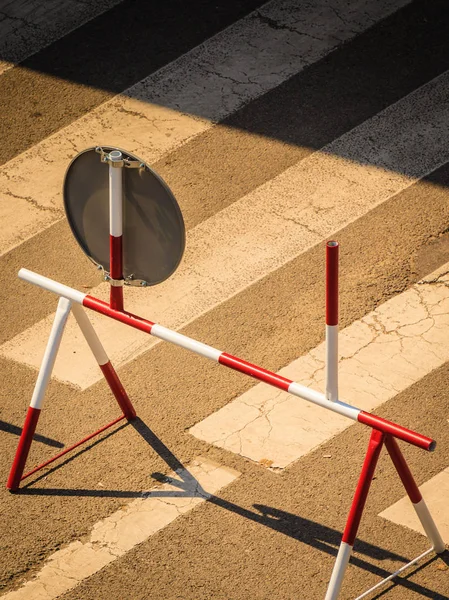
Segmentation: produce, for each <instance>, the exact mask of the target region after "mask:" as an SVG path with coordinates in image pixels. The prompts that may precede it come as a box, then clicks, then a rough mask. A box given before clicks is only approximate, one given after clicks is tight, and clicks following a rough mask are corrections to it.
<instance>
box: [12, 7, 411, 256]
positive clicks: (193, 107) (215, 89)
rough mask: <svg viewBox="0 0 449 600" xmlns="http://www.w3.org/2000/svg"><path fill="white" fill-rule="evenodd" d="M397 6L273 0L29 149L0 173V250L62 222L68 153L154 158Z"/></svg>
mask: <svg viewBox="0 0 449 600" xmlns="http://www.w3.org/2000/svg"><path fill="white" fill-rule="evenodd" d="M405 4H407V0H390V1H388V0H382V1H379V2H372V1H371V0H360V1H359V2H357V4H356V5H352V6H351V8H350V9H349V10H348V7H347V3H346V0H321V1H320V2H312V3H310V4H309V5H304V4H303V3H298V2H296V0H283V1H279V0H275V1H274V2H270V3H268V4H266V5H265V6H263V7H262V8H261V9H259V10H258V11H257V12H256V13H252V14H251V15H249V16H248V17H246V18H245V19H242V20H241V21H239V22H237V23H235V24H234V25H232V26H231V27H229V28H227V29H226V30H224V31H222V32H220V33H219V34H217V35H216V36H214V37H213V38H210V39H209V40H208V41H207V42H206V43H204V44H201V45H200V46H198V47H197V48H195V49H194V50H192V51H191V52H189V53H187V54H185V55H184V56H182V57H181V58H180V59H178V60H176V61H174V62H173V63H171V64H170V65H168V66H166V67H164V68H162V69H161V70H160V71H158V72H156V73H154V74H152V75H150V76H148V77H147V78H145V79H143V80H142V81H141V82H139V83H138V84H136V85H135V86H133V87H131V88H129V90H127V91H126V92H125V93H124V94H123V95H122V96H117V97H115V98H114V99H113V100H111V101H109V102H106V103H104V104H102V105H101V106H100V107H98V108H97V109H95V110H94V111H92V112H90V113H89V114H88V115H86V116H84V117H83V118H81V119H78V120H77V121H75V122H74V123H72V124H71V125H69V126H68V127H65V128H64V129H62V130H60V131H59V132H57V133H56V134H54V135H52V136H50V137H48V138H47V139H46V140H44V141H42V142H41V143H39V144H37V145H35V146H34V147H33V148H31V149H30V150H28V151H27V152H24V153H23V154H21V155H20V156H18V157H17V158H15V159H13V160H11V161H10V162H9V163H7V164H6V165H4V166H3V167H2V168H0V189H1V190H2V194H1V196H0V222H1V223H2V224H3V227H2V229H1V230H0V254H2V253H5V252H7V251H8V250H11V249H12V248H14V247H15V246H17V245H19V244H20V243H22V242H23V241H24V240H26V239H28V238H30V237H32V236H34V235H36V234H37V233H38V232H40V231H42V230H43V229H45V228H46V227H49V226H50V225H52V224H53V223H54V222H55V221H57V220H59V219H60V218H61V217H62V216H63V210H62V201H61V189H62V182H63V177H64V174H65V171H66V168H67V165H68V162H69V161H70V159H71V158H73V156H74V155H75V154H76V153H77V152H79V151H81V150H83V149H85V148H87V147H90V146H97V145H99V144H100V145H101V144H104V145H107V144H110V145H113V146H114V145H115V146H118V147H122V148H125V149H126V150H128V151H129V152H133V153H134V154H136V155H137V156H139V157H141V158H142V159H144V160H146V161H147V162H154V161H155V160H157V159H158V158H160V157H161V156H162V155H163V154H164V153H167V152H169V151H171V150H173V149H174V148H176V147H177V146H179V145H180V144H182V143H183V142H185V141H187V140H188V139H190V138H192V137H193V136H195V135H198V134H200V133H202V132H204V131H206V130H207V129H209V128H210V127H212V125H213V124H214V123H216V122H217V121H219V120H221V119H223V118H224V117H226V116H228V115H230V114H232V113H233V112H234V111H235V110H237V109H238V108H240V107H241V106H243V105H244V104H245V103H247V102H249V101H250V100H252V99H254V98H256V97H257V96H260V95H262V94H264V93H265V92H267V91H269V90H271V89H273V88H275V87H276V86H278V85H279V84H280V83H282V82H283V81H285V80H287V79H288V78H289V77H291V76H292V75H294V74H296V73H298V72H300V71H301V70H302V69H303V68H304V67H305V66H308V65H310V64H311V63H313V62H315V61H317V60H319V59H320V58H322V57H323V56H325V55H326V54H327V53H328V52H330V51H332V50H333V49H334V48H336V47H337V46H338V45H339V44H341V43H343V42H345V41H347V40H349V39H351V38H352V37H354V36H355V35H356V34H357V33H360V32H362V31H364V30H365V29H367V28H368V27H370V26H371V25H372V24H373V23H375V22H376V21H378V20H379V19H381V18H383V17H386V16H387V15H388V14H391V13H393V12H394V11H395V10H397V9H398V8H400V7H401V6H404V5H405ZM335 13H338V14H344V19H336V18H335ZM258 14H260V15H261V17H259V16H258ZM267 20H268V23H269V22H270V21H273V22H274V23H276V24H278V25H279V27H272V26H270V25H269V24H267ZM186 73H188V74H189V76H188V77H186V76H185V74H186ZM187 113H190V114H187Z"/></svg>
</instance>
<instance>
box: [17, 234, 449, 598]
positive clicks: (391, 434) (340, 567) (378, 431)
mask: <svg viewBox="0 0 449 600" xmlns="http://www.w3.org/2000/svg"><path fill="white" fill-rule="evenodd" d="M337 253H338V245H337V244H336V242H332V243H330V244H328V245H327V264H328V269H327V273H328V278H327V282H328V288H330V289H331V290H333V292H332V293H329V291H328V294H327V303H326V304H327V312H326V339H327V353H326V354H327V357H328V363H330V362H332V365H331V368H329V369H328V371H327V373H328V375H327V385H326V394H321V393H319V392H317V391H315V390H312V389H310V388H308V387H306V386H304V385H301V384H300V383H297V382H295V381H291V380H290V379H287V378H286V377H283V376H281V375H278V374H276V373H273V372H272V371H268V370H266V369H263V368H262V367H259V366H257V365H254V364H252V363H249V362H247V361H245V360H243V359H241V358H238V357H236V356H233V355H231V354H228V353H226V352H223V351H221V350H217V349H216V348H213V347H212V346H208V345H207V344H203V343H202V342H199V341H197V340H194V339H192V338H190V337H187V336H185V335H183V334H181V333H178V332H176V331H173V330H171V329H167V328H166V327H163V326H162V325H158V324H156V323H153V322H152V321H149V320H147V319H144V318H142V317H139V316H138V315H134V314H132V313H129V312H126V311H124V310H119V309H117V308H113V307H112V306H111V305H109V304H107V303H106V302H103V301H102V300H99V299H98V298H94V297H93V296H90V295H89V294H85V293H82V292H80V291H78V290H75V289H73V288H71V287H68V286H66V285H64V284H61V283H59V282H57V281H54V280H52V279H49V278H47V277H44V276H42V275H39V274H38V273H34V272H32V271H29V270H27V269H21V270H20V271H19V277H20V278H21V279H23V280H24V281H28V282H29V283H32V284H34V285H37V286H38V287H40V288H43V289H45V290H48V291H50V292H53V293H55V294H57V295H58V296H60V300H59V304H58V310H57V313H56V317H55V321H54V324H53V328H52V331H51V333H50V338H49V341H48V344H47V350H46V352H45V355H44V359H43V362H42V367H41V370H40V372H39V377H38V381H37V383H36V388H35V392H34V394H33V398H32V401H31V405H30V409H29V412H28V414H27V418H26V422H25V426H24V429H23V432H22V436H21V438H20V442H19V446H18V449H17V453H16V457H15V460H14V463H13V467H12V469H11V474H10V477H9V479H8V483H7V487H8V489H10V490H16V489H17V488H18V486H19V483H20V480H21V479H22V472H23V467H24V465H25V461H26V458H27V455H28V450H29V447H30V445H31V441H32V437H33V434H34V431H35V428H36V423H37V420H38V416H39V412H40V408H41V404H42V398H43V394H44V392H45V388H46V385H47V383H48V380H49V377H50V375H51V370H52V367H53V364H54V360H55V357H56V354H57V350H58V348H59V343H60V340H61V337H62V333H63V330H64V325H65V322H66V320H67V316H68V314H69V312H70V310H71V309H72V310H73V313H74V315H75V318H76V320H77V322H78V324H79V326H80V328H81V331H82V332H83V334H84V336H85V337H86V340H87V342H88V344H89V346H90V348H91V350H92V352H93V354H94V356H95V358H96V359H97V362H98V364H99V365H100V368H101V369H102V370H103V373H104V374H105V377H106V379H107V381H108V383H109V385H110V386H111V389H112V391H113V392H114V395H115V396H116V398H117V400H118V402H119V405H120V407H121V408H122V410H123V413H124V414H123V415H122V417H120V418H119V419H116V420H115V421H114V422H113V423H111V424H109V425H107V426H106V427H104V428H102V429H101V430H99V431H103V430H104V429H105V428H107V427H109V426H111V425H112V424H114V423H116V422H117V421H118V420H120V419H121V418H125V416H126V418H128V419H131V418H133V417H134V416H135V411H134V409H133V407H132V404H131V402H130V401H129V398H128V397H127V395H126V392H125V391H124V389H123V387H122V386H121V384H120V382H119V380H118V377H117V375H116V373H115V371H114V370H113V368H112V366H111V364H110V362H109V359H108V357H107V355H106V353H105V351H104V349H103V347H102V345H101V343H100V341H99V339H98V337H97V335H96V334H95V332H94V329H93V327H92V325H91V323H90V321H89V319H88V318H87V316H86V314H85V313H84V311H83V310H82V308H81V306H84V307H85V308H88V309H90V310H93V311H95V312H97V313H100V314H103V315H105V316H107V317H109V318H112V319H114V320H116V321H120V322H121V323H125V324H126V325H129V326H131V327H134V328H136V329H139V330H140V331H143V332H145V333H148V334H150V335H153V336H155V337H157V338H159V339H161V340H164V341H167V342H171V343H173V344H176V345H177V346H181V347H182V348H185V349H186V350H190V351H191V352H194V353H195V354H199V355H200V356H203V357H204V358H208V359H210V360H213V361H215V362H217V363H219V364H221V365H224V366H226V367H229V368H231V369H234V370H236V371H240V372H241V373H244V374H245V375H249V376H250V377H253V378H255V379H257V380H259V381H263V382H265V383H267V384H269V385H272V386H274V387H276V388H279V389H281V390H284V391H286V392H288V393H290V394H292V395H294V396H297V397H299V398H303V399H304V400H308V401H309V402H312V403H314V404H317V405H319V406H321V407H323V408H326V409H327V410H331V411H333V412H336V413H338V414H340V415H344V416H346V417H348V418H350V419H352V420H354V421H358V422H359V423H363V424H364V425H367V426H368V427H371V428H372V434H371V438H370V442H369V446H368V451H367V454H366V457H365V462H364V464H363V467H362V472H361V475H360V479H359V483H358V486H357V489H356V493H355V496H354V499H353V503H352V506H351V511H350V514H349V517H348V521H347V524H346V527H345V531H344V534H343V539H342V543H341V546H340V550H339V552H338V556H337V559H336V562H335V566H334V570H333V573H332V577H331V580H330V582H329V587H328V591H327V594H326V599H325V600H335V599H336V598H337V597H338V595H339V592H340V588H341V585H342V582H343V577H344V573H345V570H346V567H347V564H348V562H349V558H350V555H351V552H352V547H353V544H354V540H355V538H356V535H357V530H358V527H359V523H360V519H361V516H362V513H363V508H364V506H365V502H366V498H367V495H368V491H369V488H370V484H371V480H372V478H373V474H374V471H375V468H376V464H377V460H378V457H379V454H380V451H381V449H382V446H383V445H384V444H385V446H386V448H387V450H388V452H389V454H390V456H391V458H392V460H393V463H394V465H395V467H396V469H397V471H398V473H399V476H400V477H401V480H402V482H403V484H404V487H405V489H406V491H407V493H408V495H409V497H410V499H411V501H412V503H413V506H414V508H415V510H416V513H417V515H418V517H419V519H420V521H421V523H422V525H423V528H424V530H425V532H426V534H427V536H428V537H429V539H430V541H431V543H432V549H431V550H432V551H435V552H437V553H441V552H443V551H444V548H445V546H444V542H443V540H442V539H441V536H440V534H439V532H438V530H437V527H436V525H435V523H434V521H433V519H432V517H431V515H430V513H429V511H428V509H427V506H426V505H425V502H424V500H423V498H422V496H421V494H420V492H419V489H418V487H417V485H416V483H415V481H414V479H413V476H412V475H411V473H410V470H409V468H408V466H407V464H406V462H405V459H404V457H403V456H402V454H401V452H400V450H399V447H398V445H397V443H396V441H395V439H394V438H398V439H401V440H403V441H404V442H407V443H409V444H412V445H414V446H417V447H419V448H422V449H424V450H427V451H433V450H434V449H435V446H436V442H435V441H434V440H433V439H431V438H429V437H427V436H425V435H422V434H420V433H417V432H415V431H412V430H410V429H407V428H405V427H403V426H401V425H398V424H397V423H393V422H392V421H388V420H386V419H383V418H381V417H378V416H376V415H373V414H370V413H367V412H365V411H363V410H361V409H359V408H356V407H354V406H351V405H350V404H347V403H345V402H342V401H341V400H338V390H337V376H336V368H335V366H336V364H337V363H338V349H337V340H336V337H337V334H336V329H333V328H337V327H338V325H337V323H338V305H337V304H336V301H335V298H334V296H335V295H336V293H337V290H338V271H337V269H338V266H336V263H337V260H338V258H337V256H338V255H337ZM329 332H330V333H329ZM97 433H98V432H96V433H94V434H92V435H91V436H89V437H88V438H86V439H90V438H91V437H93V436H94V435H96V434H97ZM84 441H86V440H82V441H81V442H79V443H78V444H76V445H74V446H72V447H71V448H68V449H66V450H65V451H63V452H62V453H60V454H59V455H57V456H56V457H54V458H53V459H51V460H50V461H47V462H46V463H44V465H45V464H48V463H49V462H51V461H52V460H55V459H56V458H59V457H60V456H62V455H63V454H65V453H66V452H69V451H70V450H71V449H73V448H74V447H77V446H78V445H80V444H81V443H83V442H84ZM42 466H43V465H41V466H40V467H37V468H36V469H33V471H31V472H30V473H28V474H27V475H25V477H27V476H29V475H30V474H32V473H34V472H36V471H37V470H38V469H39V468H42ZM429 552H430V551H429ZM425 555H427V553H425ZM423 556H424V555H421V556H420V557H417V558H416V559H414V560H413V561H411V562H410V563H408V565H407V566H411V565H412V564H415V563H416V562H417V561H418V560H420V559H421V558H422V557H423ZM404 568H405V567H404ZM404 568H402V569H401V572H402V570H403V569H404ZM393 576H394V575H392V576H390V577H389V578H386V579H385V580H383V581H382V582H380V583H379V584H377V585H376V586H375V588H377V587H379V586H380V585H381V584H383V583H385V581H388V580H389V579H391V577H393ZM373 589H374V588H373ZM363 596H365V594H363Z"/></svg>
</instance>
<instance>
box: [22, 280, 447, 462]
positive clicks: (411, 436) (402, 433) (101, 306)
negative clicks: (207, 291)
mask: <svg viewBox="0 0 449 600" xmlns="http://www.w3.org/2000/svg"><path fill="white" fill-rule="evenodd" d="M19 277H20V279H23V280H24V281H28V282H29V283H33V284H34V285H37V286H38V287H40V288H42V289H45V290H48V291H50V292H53V293H55V294H58V295H59V296H63V297H64V298H67V299H69V300H72V301H73V302H76V303H77V304H82V305H83V306H85V307H86V308H90V309H91V310H93V311H95V312H97V313H100V314H102V315H106V316H107V317H110V318H112V319H114V320H116V321H119V322H121V323H125V324H126V325H129V326H130V327H134V328H135V329H139V330H140V331H143V332H145V333H149V334H151V335H153V336H154V337H157V338H159V339H161V340H165V341H167V342H171V343H172V344H176V345H177V346H181V347H182V348H185V349H186V350H190V351H191V352H194V353H195V354H199V355H200V356H203V357H205V358H209V359H211V360H214V361H215V362H218V363H219V364H221V365H225V366H226V367H229V368H231V369H234V370H236V371H239V372H240V373H244V374H245V375H249V376H250V377H254V378H255V379H258V380H259V381H263V382H265V383H268V384H269V385H272V386H274V387H276V388H279V389H281V390H284V391H286V392H288V393H289V394H292V395H293V396H297V397H298V398H302V399H303V400H308V401H309V402H312V403H313V404H317V405H318V406H322V407H323V408H326V409H327V410H330V411H332V412H335V413H338V414H340V415H343V416H345V417H348V418H349V419H352V420H353V421H358V422H359V423H363V424H364V425H368V426H369V427H371V428H373V429H377V430H378V431H381V432H383V433H388V434H391V435H393V436H394V437H396V438H398V439H400V440H403V441H404V442H408V443H409V444H412V445H413V446H417V447H419V448H423V449H424V450H428V451H430V452H431V451H433V450H434V449H435V446H436V442H435V441H434V440H432V439H431V438H429V437H426V436H424V435H422V434H420V433H417V432H416V431H412V430H411V429H407V428H406V427H402V426H401V425H398V424H396V423H393V422H392V421H387V420H386V419H382V418H381V417H377V416H376V415H372V414H371V413H367V412H365V411H363V410H361V409H359V408H356V407H354V406H351V405H350V404H346V403H345V402H341V401H336V402H329V400H328V399H327V398H326V396H325V395H324V394H321V393H320V392H316V391H315V390H312V389H310V388H308V387H306V386H304V385H301V384H300V383H296V382H295V381H291V380H290V379H287V378H286V377H283V376H282V375H278V374H276V373H273V372H272V371H267V370H266V369H263V368H262V367H258V366H257V365H254V364H251V363H249V362H246V361H244V360H242V359H241V358H237V357H236V356H232V355H231V354H227V353H226V352H222V351H221V350H217V349H215V348H213V347H212V346H208V345H207V344H203V343H202V342H198V341H196V340H194V339H192V338H189V337H187V336H185V335H182V334H181V333H177V332H176V331H172V330H171V329H167V328H166V327H163V326H162V325H157V324H156V323H153V322H152V321H148V320H147V319H143V318H142V317H139V316H137V315H133V314H132V313H129V312H122V311H118V310H115V309H113V308H111V306H110V305H109V304H107V303H106V302H103V301H102V300H99V299H98V298H94V297H93V296H89V295H88V294H84V293H82V292H79V291H78V290H74V289H73V288H70V287H68V286H66V285H63V284H61V283H58V282H57V281H54V280H53V279H49V278H48V277H43V276H42V275H39V274H38V273H34V272H33V271H29V270H28V269H20V271H19Z"/></svg>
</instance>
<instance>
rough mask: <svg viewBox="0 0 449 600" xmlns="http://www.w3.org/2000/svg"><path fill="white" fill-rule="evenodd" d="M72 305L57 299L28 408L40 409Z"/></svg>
mask: <svg viewBox="0 0 449 600" xmlns="http://www.w3.org/2000/svg"><path fill="white" fill-rule="evenodd" d="M71 305H72V303H71V302H70V300H67V298H59V302H58V306H57V308H56V314H55V317H54V321H53V325H52V328H51V331H50V335H49V338H48V342H47V347H46V348H45V352H44V356H43V358H42V364H41V366H40V370H39V375H38V376H37V380H36V385H35V386H34V391H33V395H32V397H31V402H30V407H31V408H36V409H39V410H40V409H41V408H42V402H43V400H44V396H45V390H46V389H47V385H48V382H49V381H50V377H51V372H52V370H53V365H54V364H55V360H56V356H57V354H58V350H59V345H60V343H61V339H62V334H63V333H64V328H65V324H66V322H67V317H68V316H69V313H70V308H71Z"/></svg>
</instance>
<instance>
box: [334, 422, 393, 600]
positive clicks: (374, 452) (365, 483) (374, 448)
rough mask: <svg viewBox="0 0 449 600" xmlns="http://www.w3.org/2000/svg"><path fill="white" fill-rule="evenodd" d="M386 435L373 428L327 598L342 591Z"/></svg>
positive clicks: (336, 596) (335, 596)
mask: <svg viewBox="0 0 449 600" xmlns="http://www.w3.org/2000/svg"><path fill="white" fill-rule="evenodd" d="M384 437H385V436H384V434H383V433H381V432H380V431H377V430H376V429H373V430H372V432H371V437H370V440H369V444H368V450H367V452H366V456H365V460H364V461H363V466H362V472H361V473H360V478H359V481H358V484H357V488H356V490H355V494H354V499H353V501H352V505H351V510H350V511H349V516H348V520H347V521H346V527H345V530H344V532H343V538H342V541H341V544H340V549H339V550H338V554H337V559H336V561H335V564H334V569H333V571H332V576H331V579H330V581H329V586H328V588H327V593H326V597H325V600H336V598H338V594H339V593H340V589H341V585H342V583H343V578H344V575H345V572H346V567H347V566H348V562H349V558H350V556H351V552H352V548H353V546H354V541H355V538H356V536H357V530H358V528H359V525H360V519H361V518H362V513H363V509H364V507H365V502H366V498H367V496H368V492H369V489H370V486H371V482H372V480H373V476H374V471H375V469H376V465H377V461H378V460H379V455H380V451H381V450H382V445H383V442H384Z"/></svg>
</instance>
